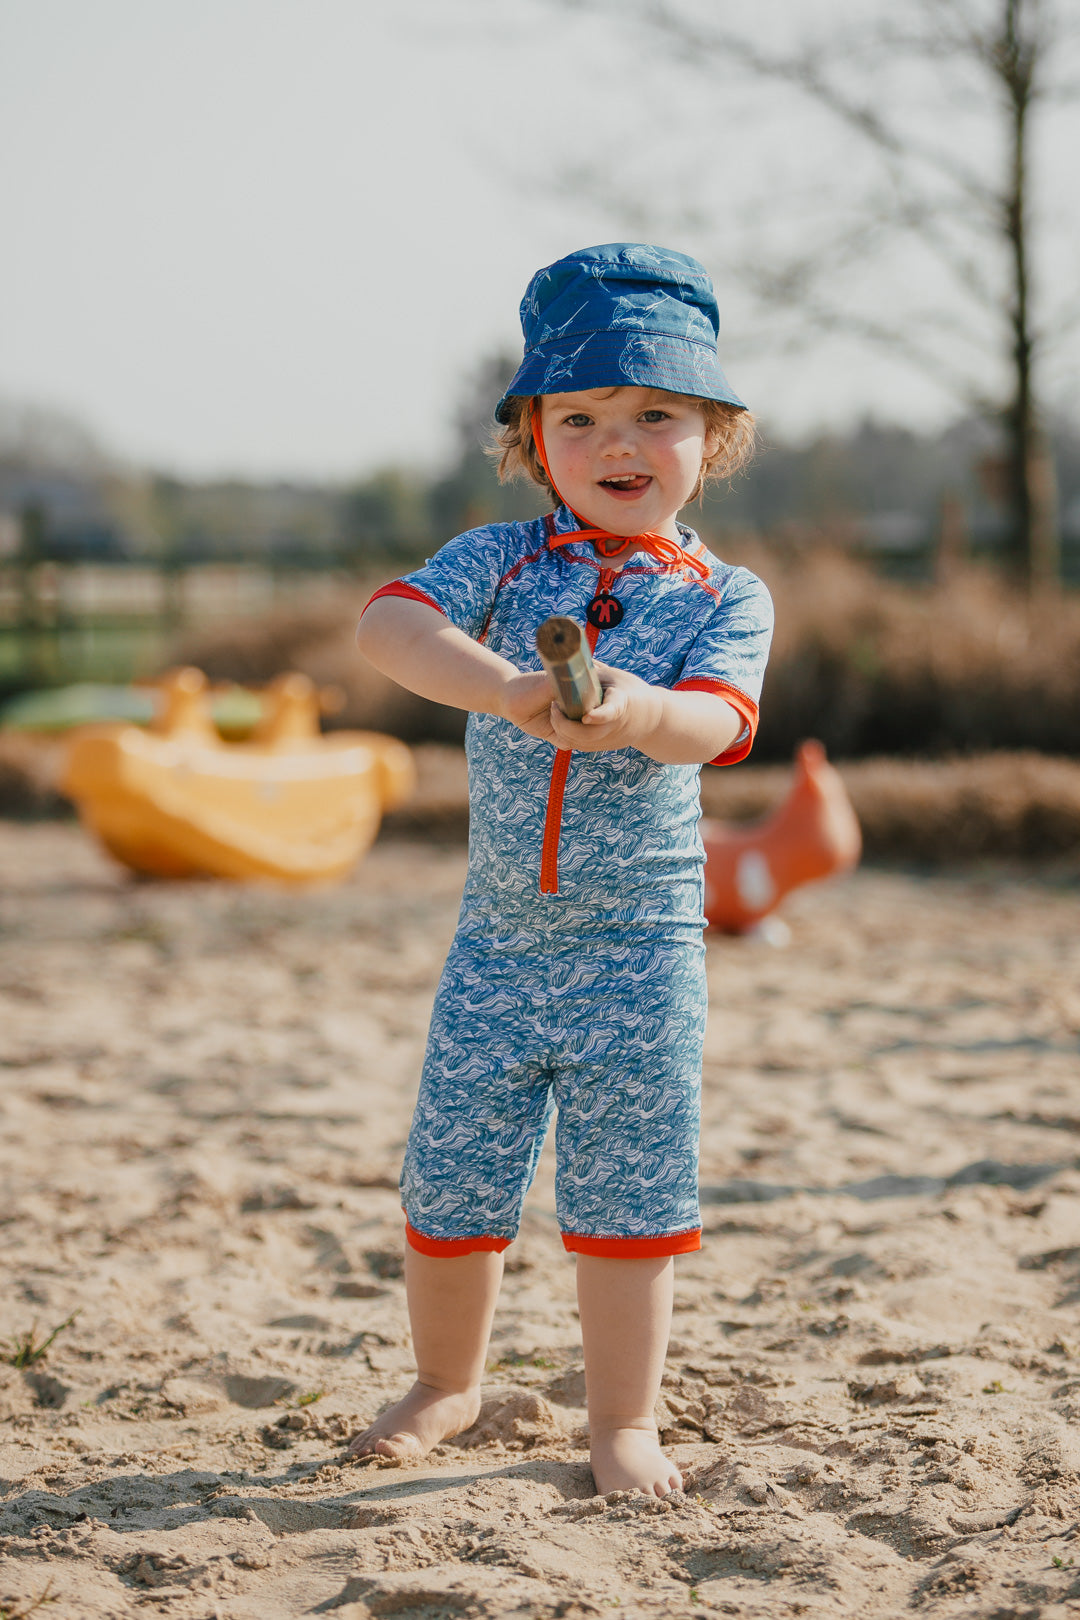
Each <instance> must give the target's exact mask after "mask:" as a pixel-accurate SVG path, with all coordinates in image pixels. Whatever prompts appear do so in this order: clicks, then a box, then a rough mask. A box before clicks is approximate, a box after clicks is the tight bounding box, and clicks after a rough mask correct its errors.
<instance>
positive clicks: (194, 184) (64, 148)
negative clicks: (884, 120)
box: [0, 0, 1076, 478]
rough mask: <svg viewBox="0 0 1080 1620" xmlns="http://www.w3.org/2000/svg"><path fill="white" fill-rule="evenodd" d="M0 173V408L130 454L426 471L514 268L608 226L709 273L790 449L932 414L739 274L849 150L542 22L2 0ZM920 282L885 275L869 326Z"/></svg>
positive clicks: (628, 52) (207, 1) (741, 385)
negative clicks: (789, 322) (28, 408)
mask: <svg viewBox="0 0 1080 1620" xmlns="http://www.w3.org/2000/svg"><path fill="white" fill-rule="evenodd" d="M689 3H690V4H691V5H693V4H696V3H699V0H689ZM874 3H877V0H874ZM845 5H846V6H847V9H849V10H850V0H822V6H819V7H818V8H817V13H818V15H821V14H823V13H825V14H831V15H839V13H840V12H842V11H843V9H844V7H845ZM700 7H703V14H705V15H708V14H710V13H711V14H712V15H713V16H714V17H715V16H717V15H721V16H724V15H726V14H730V15H729V18H728V20H730V21H731V22H732V23H733V24H742V23H745V22H746V21H747V19H748V18H752V17H757V18H760V19H762V20H763V21H767V22H769V25H770V28H771V29H773V30H775V29H776V28H782V27H783V25H784V22H785V19H786V18H788V17H789V16H791V15H797V14H799V7H798V5H797V0H758V3H757V7H756V8H749V9H748V8H747V7H746V6H745V5H743V4H737V3H735V0H730V4H729V3H727V0H720V3H719V4H717V0H700ZM804 15H805V14H804ZM944 116H945V115H944V113H943V112H942V110H941V109H940V107H939V108H938V109H936V111H935V117H936V118H938V119H939V120H940V119H941V118H942V117H944ZM1049 144H1052V143H1049ZM1049 144H1048V150H1049ZM0 154H2V155H0V218H2V220H3V225H4V229H3V239H4V248H3V252H2V254H0V394H2V395H3V396H5V397H6V398H7V399H8V400H17V401H26V402H31V403H35V404H44V405H51V406H55V407H59V408H62V409H65V410H68V411H71V412H73V413H75V414H76V415H78V416H79V417H81V418H82V419H84V420H85V421H86V422H87V424H88V425H90V426H91V427H92V428H93V429H94V430H95V431H96V433H97V434H98V435H99V436H100V438H101V439H102V440H103V441H104V443H105V444H106V445H107V446H108V447H109V448H110V449H112V450H114V451H115V452H116V453H117V454H119V455H121V456H123V457H126V458H129V459H131V460H133V461H136V462H140V463H143V464H150V465H154V466H157V467H161V468H171V469H175V470H177V471H179V472H181V473H187V474H192V475H213V474H218V473H229V472H232V473H240V474H250V475H257V476H266V475H281V476H297V477H316V478H317V477H325V476H328V477H335V478H336V477H348V476H355V475H357V474H359V473H363V472H366V471H370V470H371V469H373V468H374V467H376V466H379V465H384V464H386V463H398V464H404V465H419V466H425V465H426V466H434V465H437V464H438V463H439V462H440V460H443V459H445V458H446V457H447V455H448V454H449V453H450V452H451V449H452V444H453V437H452V420H453V411H454V406H455V403H456V401H457V400H458V398H459V397H460V395H461V393H462V389H463V386H464V383H465V380H466V379H467V377H468V374H469V372H470V370H471V368H472V367H473V366H475V364H476V362H477V361H478V359H479V358H480V357H481V356H482V355H485V354H489V353H491V352H492V351H493V350H496V349H499V348H500V347H501V348H505V349H511V350H514V349H517V350H519V349H520V332H519V328H518V324H517V306H518V302H519V300H520V297H521V294H522V292H523V290H524V287H525V283H526V282H527V280H528V278H529V276H530V275H531V274H532V272H533V271H534V270H535V269H537V268H538V267H539V266H540V265H542V264H546V263H550V262H551V261H552V260H553V259H555V258H558V257H559V256H560V255H562V254H563V253H566V252H568V251H570V250H571V249H573V248H575V247H580V246H583V245H585V244H588V243H592V242H604V241H611V240H616V239H625V238H641V237H652V238H653V239H658V240H663V241H665V243H666V245H669V246H672V247H677V248H681V249H683V250H684V251H688V252H692V253H696V254H698V255H699V256H701V257H703V258H704V259H705V260H706V262H707V263H708V264H709V266H710V268H711V269H712V270H713V271H714V274H715V275H716V276H717V285H718V291H719V294H720V301H721V309H722V313H723V315H724V318H725V319H724V334H723V336H722V339H721V359H722V361H723V362H724V364H725V368H726V369H727V371H728V373H729V375H730V376H731V378H732V380H733V382H734V383H735V386H736V387H737V388H738V389H739V391H740V392H741V393H742V394H743V396H744V397H745V398H747V399H749V400H750V402H751V403H752V404H753V405H754V407H755V408H756V409H757V411H758V414H759V415H760V416H761V417H763V418H764V420H765V421H766V422H767V423H769V424H771V425H772V426H773V427H774V428H776V429H778V430H779V431H781V432H785V433H792V434H794V433H799V434H801V433H808V432H811V431H813V430H814V429H815V428H817V427H819V426H822V425H843V424H844V423H846V422H848V421H850V420H851V419H853V418H854V417H857V416H858V415H860V414H862V413H864V412H866V411H867V410H873V411H874V412H875V414H877V415H878V416H880V417H884V418H887V419H894V420H895V419H900V420H905V419H906V420H915V419H922V418H924V417H925V415H926V413H930V414H931V415H933V414H936V415H938V416H944V415H948V414H950V412H951V411H952V410H953V409H954V406H953V403H952V401H951V400H949V399H948V398H947V396H946V395H944V394H943V393H942V391H941V390H940V389H939V388H936V387H934V386H933V385H931V384H929V383H927V381H926V380H925V379H924V378H923V377H921V376H920V375H919V374H917V373H915V372H912V371H909V370H908V369H906V368H904V367H901V366H899V365H894V364H886V363H885V362H883V361H882V359H881V358H880V357H879V356H878V355H876V354H874V353H871V352H870V351H863V350H860V349H858V348H857V347H854V346H852V345H851V344H850V343H847V342H841V341H839V340H836V339H833V340H830V341H828V342H825V343H818V344H816V346H814V347H813V348H812V349H811V350H808V351H802V352H797V353H791V352H788V348H787V339H788V337H789V336H790V327H785V328H783V330H781V327H780V325H779V324H777V326H776V327H775V329H774V328H773V327H771V326H770V325H769V324H768V323H766V324H762V322H761V321H760V318H757V319H755V318H754V316H753V313H752V310H751V306H750V302H749V300H748V298H747V295H746V294H745V292H744V291H743V290H742V289H741V287H740V286H739V284H737V282H736V281H735V279H734V277H733V276H732V275H731V274H730V267H729V265H728V263H727V261H728V260H729V259H730V258H731V257H732V256H734V257H742V258H746V257H747V256H749V257H751V258H752V256H753V254H754V253H755V252H758V251H764V249H765V247H766V246H767V245H768V244H769V243H770V242H771V241H773V240H774V238H775V236H776V233H777V231H778V230H779V231H780V232H781V234H782V233H783V231H784V230H785V229H786V230H788V231H789V233H790V231H791V230H796V231H797V230H801V229H803V228H804V225H805V222H806V221H807V220H811V222H812V216H814V214H815V211H816V215H817V218H818V219H819V220H820V219H822V218H825V217H826V215H827V213H828V210H829V209H830V208H831V207H833V206H834V205H835V203H836V201H837V198H838V196H842V195H843V191H844V187H845V185H846V184H848V183H849V182H850V181H851V180H852V178H853V177H855V176H857V174H858V154H857V152H855V151H853V150H851V148H850V142H848V143H847V146H846V147H838V146H837V143H836V139H835V137H834V135H833V133H832V132H831V131H829V130H827V129H826V128H825V126H824V123H823V121H822V119H821V117H820V115H812V114H807V113H805V112H803V111H802V110H801V109H800V108H799V107H797V106H796V105H795V104H794V102H793V100H792V98H791V96H790V95H788V94H787V93H781V92H778V91H776V90H775V89H773V90H766V89H763V88H762V87H761V86H760V85H757V84H753V85H751V84H749V83H747V84H744V85H742V86H741V87H739V86H735V87H732V86H730V85H728V86H727V87H725V86H724V85H718V84H717V83H715V82H714V81H710V79H709V78H707V77H706V76H704V75H702V74H701V73H700V72H699V70H698V68H697V67H696V66H695V65H694V64H692V63H688V62H686V61H683V62H678V61H673V60H670V59H666V58H664V57H663V55H662V53H660V52H659V51H658V50H657V49H656V47H655V45H652V46H650V45H649V44H648V43H647V42H646V41H645V40H644V39H643V37H642V36H641V35H640V34H639V33H637V32H636V31H635V30H634V29H630V28H622V27H615V26H614V25H613V24H612V23H611V22H603V21H601V20H599V19H596V18H594V17H587V16H583V15H581V14H580V13H575V12H574V11H573V9H572V8H562V9H560V8H559V6H558V5H557V4H555V3H554V0H392V3H391V4H387V3H385V0H183V3H179V0H171V3H166V0H92V3H90V4H88V3H87V0H0ZM1059 163H1060V165H1061V174H1062V176H1064V173H1065V169H1064V166H1063V165H1064V158H1062V159H1060V160H1059ZM1051 169H1052V164H1051ZM1051 189H1052V188H1051ZM792 196H797V197H798V199H799V202H798V203H797V204H796V205H794V206H793V205H792V204H791V202H790V200H787V201H786V200H785V199H790V198H791V197H792ZM800 209H801V213H800ZM806 228H809V226H806ZM1064 229H1065V228H1064V226H1061V227H1060V228H1059V230H1058V239H1057V243H1056V248H1055V251H1056V252H1057V253H1058V254H1059V255H1060V256H1061V257H1062V262H1063V263H1064V262H1066V256H1067V258H1068V262H1070V263H1072V264H1075V259H1076V243H1075V240H1074V239H1067V233H1066V235H1063V234H1062V232H1063V231H1064ZM910 273H911V267H910V266H908V265H905V264H904V263H901V262H897V261H894V262H893V263H892V265H891V266H884V267H878V268H876V269H874V271H873V275H872V277H871V278H870V279H869V280H868V282H867V285H866V287H864V288H863V291H864V293H866V295H867V296H868V297H869V299H870V305H871V307H873V308H878V307H886V308H888V309H889V310H892V309H893V308H895V307H896V306H897V303H898V301H899V300H900V299H901V298H902V297H903V296H904V295H905V294H906V292H907V287H906V284H905V278H907V277H909V275H910ZM1074 355H1075V351H1074ZM980 365H982V370H983V373H984V374H985V375H988V376H992V371H991V370H990V368H989V367H988V365H986V364H983V363H982V362H981V361H980ZM976 369H979V367H978V366H977V367H976ZM1055 387H1057V388H1059V391H1060V390H1061V389H1065V390H1066V393H1063V394H1061V398H1062V400H1063V401H1064V402H1065V403H1067V404H1068V403H1072V400H1071V399H1069V398H1068V397H1067V384H1065V383H1060V384H1055Z"/></svg>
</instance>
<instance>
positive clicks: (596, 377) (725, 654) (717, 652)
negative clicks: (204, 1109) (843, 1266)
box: [350, 243, 772, 1496]
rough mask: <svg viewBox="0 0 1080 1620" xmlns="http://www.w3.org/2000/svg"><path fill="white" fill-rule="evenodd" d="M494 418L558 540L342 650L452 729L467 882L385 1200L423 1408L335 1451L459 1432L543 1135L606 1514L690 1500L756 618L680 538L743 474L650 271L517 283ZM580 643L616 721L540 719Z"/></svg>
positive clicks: (666, 283)
mask: <svg viewBox="0 0 1080 1620" xmlns="http://www.w3.org/2000/svg"><path fill="white" fill-rule="evenodd" d="M521 315H522V326H523V328H524V333H525V357H524V360H523V361H522V364H521V366H520V367H519V368H518V371H517V374H516V375H515V377H514V379H513V381H512V382H511V384H510V386H509V388H508V389H507V392H506V394H505V395H504V397H503V398H502V399H501V400H500V401H499V404H498V407H497V409H496V412H495V416H496V420H497V421H498V422H499V423H500V424H501V434H500V442H501V445H502V459H501V462H500V469H499V470H500V475H501V476H503V477H506V476H512V475H514V474H515V473H519V472H524V473H526V474H528V476H530V477H531V478H533V479H534V480H535V481H536V482H537V483H538V484H541V485H542V486H544V487H545V488H546V489H547V490H548V491H549V492H550V494H551V497H552V500H553V502H554V510H553V511H552V512H551V513H549V514H548V516H547V517H545V518H541V519H537V520H536V521H534V522H530V523H496V524H490V525H487V526H485V527H482V528H478V529H473V530H471V531H470V532H469V533H467V534H462V535H459V536H458V537H457V539H455V540H451V541H450V542H449V544H448V545H446V546H444V547H443V548H442V550H441V551H439V552H438V553H437V555H436V556H435V557H433V558H432V559H431V561H430V562H428V563H427V564H426V565H425V566H424V567H423V568H421V569H419V570H418V571H417V572H416V573H414V574H410V575H409V576H408V577H407V578H406V579H402V580H398V581H396V582H395V583H393V584H390V585H386V586H384V587H383V589H382V590H380V591H377V592H376V594H375V596H374V597H373V598H372V600H371V602H370V603H369V604H368V606H367V608H366V609H365V611H364V615H363V618H362V620H361V624H360V628H359V631H358V640H359V645H360V648H361V650H362V651H363V653H364V654H365V656H366V657H367V658H368V659H370V661H371V662H372V663H373V664H374V665H375V666H376V668H378V669H380V670H382V671H383V672H384V673H385V674H388V675H390V676H392V677H393V678H394V679H395V680H397V681H398V682H400V683H401V684H402V685H403V686H406V687H408V688H409V689H410V690H411V691H413V692H417V693H419V694H421V695H422V696H424V697H428V698H434V699H436V700H437V701H438V702H440V703H450V704H454V705H455V706H457V707H459V708H463V709H467V710H468V711H469V720H468V727H467V732H466V750H467V753H468V760H469V804H470V832H469V869H468V877H467V879H466V883H465V892H464V897H463V899H462V906H461V915H460V919H459V923H458V929H457V933H456V935H455V937H454V941H453V944H452V946H451V948H450V955H449V958H448V960H447V963H446V967H445V969H444V971H443V976H442V979H441V981H440V984H439V989H438V993H437V996H436V999H435V1006H434V1010H433V1013H432V1020H431V1028H430V1032H429V1036H428V1045H427V1055H426V1058H425V1062H424V1071H423V1077H422V1080H421V1084H420V1095H419V1099H418V1101H417V1105H416V1112H415V1115H414V1118H413V1124H412V1129H411V1132H410V1135H409V1143H408V1148H407V1151H406V1156H405V1166H404V1170H403V1172H402V1180H401V1188H402V1201H403V1204H404V1208H405V1214H406V1221H407V1225H406V1236H407V1248H406V1263H405V1278H406V1287H407V1292H408V1301H409V1315H410V1321H411V1324H412V1335H413V1346H414V1350H415V1354H416V1362H417V1377H416V1382H415V1383H414V1385H413V1387H412V1389H411V1390H410V1391H409V1393H408V1394H407V1395H406V1396H405V1397H404V1399H402V1400H400V1401H398V1402H397V1404H396V1405H394V1406H392V1407H391V1408H390V1409H389V1410H388V1411H387V1412H385V1413H384V1414H383V1415H382V1416H381V1417H379V1418H378V1419H377V1420H376V1421H375V1423H373V1424H372V1426H371V1427H370V1428H369V1429H367V1430H366V1431H365V1432H364V1433H363V1434H359V1435H357V1436H356V1437H355V1438H354V1439H353V1441H352V1442H351V1446H350V1449H351V1451H352V1452H353V1453H355V1454H359V1455H361V1456H363V1455H370V1454H378V1455H381V1456H390V1457H394V1456H397V1457H404V1456H413V1455H418V1454H421V1453H423V1452H425V1451H427V1450H429V1449H430V1448H431V1447H432V1446H434V1445H437V1444H438V1443H439V1442H440V1441H441V1440H444V1439H447V1438H449V1437H450V1436H451V1435H454V1434H457V1433H459V1432H460V1431H461V1430H462V1429H464V1428H467V1427H468V1426H469V1424H471V1423H472V1422H473V1421H474V1420H475V1418H476V1416H477V1413H478V1411H479V1407H480V1381H481V1377H482V1374H483V1370H484V1364H485V1359H486V1354H487V1345H488V1337H489V1334H490V1330H491V1322H492V1317H493V1314H494V1310H495V1303H496V1297H497V1295H498V1290H499V1282H500V1279H501V1274H502V1251H503V1250H504V1249H505V1248H507V1246H508V1245H509V1244H510V1243H511V1242H512V1240H513V1238H514V1237H515V1236H516V1234H517V1228H518V1222H519V1219H520V1212H521V1205H522V1201H523V1200H524V1197H525V1194H526V1192H527V1190H528V1187H529V1184H530V1182H531V1181H532V1178H533V1174H534V1171H535V1168H536V1161H537V1157H538V1155H539V1152H540V1147H541V1144H542V1142H543V1139H544V1135H545V1132H546V1130H547V1126H548V1123H549V1120H550V1118H551V1115H552V1113H553V1112H554V1111H556V1110H557V1114H558V1123H557V1128H556V1154H557V1180H556V1186H557V1193H556V1203H557V1213H558V1218H559V1225H560V1227H561V1229H562V1234H563V1243H564V1245H565V1247H566V1248H567V1249H568V1250H569V1251H570V1252H571V1253H573V1254H574V1255H575V1256H576V1259H577V1287H578V1303H579V1308H580V1316H581V1334H582V1341H583V1345H584V1356H585V1382H586V1390H587V1399H588V1414H589V1432H590V1442H591V1459H592V1468H593V1474H594V1476H595V1480H596V1488H597V1490H598V1491H599V1492H602V1493H607V1492H608V1491H612V1490H628V1489H634V1488H638V1489H641V1490H644V1491H650V1492H654V1493H655V1494H657V1495H659V1496H663V1495H665V1494H666V1493H667V1492H668V1491H671V1490H677V1489H679V1488H680V1485H681V1480H680V1476H679V1472H678V1469H677V1468H676V1467H675V1466H674V1464H672V1463H671V1462H670V1461H669V1460H668V1458H666V1457H665V1456H664V1454H663V1452H662V1451H661V1450H660V1445H659V1441H658V1437H657V1432H656V1427H655V1423H654V1419H653V1407H654V1404H655V1401H656V1397H657V1394H658V1392H659V1388H660V1380H661V1376H662V1373H663V1365H664V1357H665V1354H666V1351H667V1342H668V1335H669V1331H670V1325H671V1306H672V1291H673V1274H674V1262H673V1259H672V1257H673V1256H674V1255H676V1254H683V1253H686V1252H688V1251H690V1250H693V1249H697V1248H699V1247H700V1242H701V1225H700V1216H699V1213H698V1203H697V1140H698V1115H699V1096H700V1087H701V1049H702V1039H703V1035H704V1027H705V954H704V946H703V942H702V927H703V922H704V918H703V916H702V867H703V854H702V846H701V841H700V838H699V836H698V831H697V822H698V816H699V802H698V782H699V776H700V767H701V764H702V762H703V761H705V760H711V761H712V762H713V763H715V764H732V763H734V762H735V761H736V760H740V759H742V758H744V756H745V755H746V754H747V753H748V752H749V750H750V745H751V742H752V740H753V734H754V730H755V727H756V724H757V697H758V694H759V692H760V689H761V679H762V674H763V671H764V666H765V659H766V656H767V653H768V645H769V638H770V633H771V626H772V610H771V604H770V601H769V597H768V593H767V592H766V590H765V588H764V586H763V585H762V584H761V582H760V581H759V580H758V579H756V578H755V577H754V575H753V574H750V573H748V572H747V571H746V570H745V569H742V568H732V567H730V566H728V565H727V564H726V563H722V562H720V561H719V560H718V559H717V558H716V557H714V556H713V555H712V554H711V553H710V552H709V551H708V550H706V548H705V546H704V545H703V544H702V542H701V541H700V540H699V539H698V537H697V535H696V534H694V532H693V531H692V530H691V529H687V528H684V527H682V526H681V525H680V524H679V523H678V522H677V521H676V514H677V513H678V511H679V509H680V508H681V507H682V506H684V505H685V504H686V503H687V502H688V501H690V500H692V499H693V498H694V497H695V496H696V495H697V494H698V493H699V491H700V490H701V488H702V484H703V481H704V479H705V478H706V477H708V476H710V475H712V476H719V477H723V476H725V475H727V474H729V473H730V472H732V471H733V470H734V469H735V468H736V467H737V466H739V465H741V464H742V462H743V461H744V460H745V459H746V458H747V456H748V454H749V451H750V448H751V446H752V440H753V420H752V418H751V417H750V415H749V413H748V412H747V410H746V407H745V406H744V405H743V403H742V401H741V400H740V399H739V398H738V397H737V396H736V395H735V394H734V393H733V392H732V390H731V388H730V386H729V384H728V383H727V381H726V380H725V378H724V375H723V373H722V372H721V370H720V367H719V363H718V361H717V354H716V336H717V329H718V315H717V308H716V301H715V298H714V296H713V290H712V285H711V283H710V281H709V278H708V276H707V275H706V273H705V271H704V270H703V268H702V267H701V265H699V264H698V263H697V262H696V261H695V260H693V259H689V258H686V257H685V256H684V255H682V254H679V253H672V252H667V251H665V250H664V249H662V248H656V247H648V246H644V245H639V244H633V243H613V244H609V245H607V246H603V247H594V248H586V249H584V250H583V251H581V252H579V253H573V254H571V255H569V257H567V258H565V259H561V260H559V261H558V263H556V264H553V265H550V266H549V267H548V268H547V269H545V270H541V271H539V272H538V273H537V275H535V276H534V277H533V279H532V281H531V283H530V285H529V287H528V290H527V292H526V294H525V298H524V300H523V302H522V305H521ZM552 614H564V615H567V616H568V617H570V618H573V619H575V620H577V621H578V623H579V624H584V625H585V626H586V627H587V634H588V639H589V644H590V646H591V647H593V648H594V649H597V652H598V657H597V669H598V672H599V674H600V678H601V682H602V685H603V688H604V697H603V702H602V704H601V705H600V706H599V707H598V708H596V709H594V710H593V711H592V712H591V713H589V714H587V715H586V716H585V718H584V719H583V720H581V721H571V720H568V719H566V718H565V716H564V715H563V714H562V713H561V711H560V710H559V709H558V708H557V707H556V706H555V705H554V704H553V703H552V701H551V690H550V687H549V685H548V681H547V677H546V676H545V675H544V674H543V673H542V672H541V669H540V661H539V659H538V657H537V654H536V645H535V638H536V631H537V629H538V627H539V626H540V625H541V624H542V623H543V621H544V620H545V619H547V618H548V617H549V616H550V615H552Z"/></svg>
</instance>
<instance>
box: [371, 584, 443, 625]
mask: <svg viewBox="0 0 1080 1620" xmlns="http://www.w3.org/2000/svg"><path fill="white" fill-rule="evenodd" d="M380 596H404V597H406V598H407V599H408V600H409V601H410V602H423V603H424V605H425V607H433V608H434V609H435V611H436V612H437V613H441V614H442V616H443V618H444V619H445V618H446V609H445V608H444V607H440V606H439V604H438V602H436V600H435V598H434V597H433V596H429V595H428V593H427V592H426V591H421V590H418V589H417V587H416V586H415V585H409V584H408V583H407V582H406V581H405V580H403V579H393V580H391V581H390V584H389V585H380V586H379V589H378V590H377V591H376V592H375V594H374V596H372V597H371V598H370V599H369V600H368V601H367V602H365V603H364V606H363V609H362V611H361V613H360V617H361V618H363V617H364V614H365V613H366V612H367V610H368V608H369V607H370V606H371V604H372V602H377V601H378V600H379V597H380Z"/></svg>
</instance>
